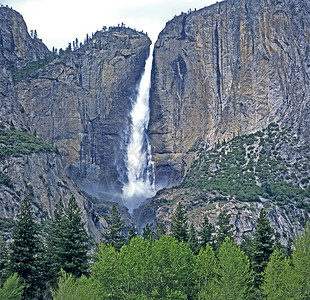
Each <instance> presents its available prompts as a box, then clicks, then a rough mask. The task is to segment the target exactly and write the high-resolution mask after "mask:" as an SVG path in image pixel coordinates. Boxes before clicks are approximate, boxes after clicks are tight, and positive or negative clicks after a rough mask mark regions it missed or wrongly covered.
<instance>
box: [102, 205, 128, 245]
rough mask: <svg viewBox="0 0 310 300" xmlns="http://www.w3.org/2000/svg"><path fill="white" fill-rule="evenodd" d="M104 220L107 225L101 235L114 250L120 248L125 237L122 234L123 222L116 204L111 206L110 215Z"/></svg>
mask: <svg viewBox="0 0 310 300" xmlns="http://www.w3.org/2000/svg"><path fill="white" fill-rule="evenodd" d="M106 220H107V222H108V224H109V225H108V227H107V228H106V230H105V232H104V233H103V237H104V239H105V241H106V243H107V244H110V245H111V246H113V247H114V248H115V249H116V250H120V249H121V248H122V246H123V245H124V244H125V242H126V237H125V235H124V234H123V232H124V230H125V223H124V221H123V220H122V218H121V214H120V213H119V211H118V209H117V207H116V205H113V206H112V209H111V212H110V215H109V216H107V217H106Z"/></svg>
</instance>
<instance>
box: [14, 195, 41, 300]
mask: <svg viewBox="0 0 310 300" xmlns="http://www.w3.org/2000/svg"><path fill="white" fill-rule="evenodd" d="M12 238H13V242H12V243H11V244H10V249H11V253H10V270H11V272H12V273H17V274H18V276H19V277H20V279H21V281H22V283H23V284H24V297H25V299H33V298H34V296H35V294H36V293H37V292H38V289H39V287H40V285H41V284H42V282H41V280H40V276H39V275H40V271H39V268H38V266H39V260H38V258H39V237H38V226H37V223H36V222H35V220H34V217H33V214H32V211H31V202H30V199H29V198H28V197H26V198H25V199H24V200H23V201H22V202H21V206H20V210H19V213H18V215H17V221H16V225H15V226H14V227H13V233H12Z"/></svg>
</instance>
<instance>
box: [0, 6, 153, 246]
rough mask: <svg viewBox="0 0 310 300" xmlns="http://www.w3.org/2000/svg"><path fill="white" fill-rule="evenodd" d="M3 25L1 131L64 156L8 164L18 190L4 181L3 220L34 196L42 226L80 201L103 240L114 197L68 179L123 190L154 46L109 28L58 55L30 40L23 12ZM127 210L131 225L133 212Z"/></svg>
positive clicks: (3, 14) (6, 15) (5, 14)
mask: <svg viewBox="0 0 310 300" xmlns="http://www.w3.org/2000/svg"><path fill="white" fill-rule="evenodd" d="M0 25H1V26H0V50H1V52H0V104H1V105H0V125H1V128H11V129H12V130H13V129H18V130H22V131H27V132H32V133H34V134H36V135H38V136H40V137H42V138H43V139H44V140H45V142H48V143H50V144H53V145H55V146H57V147H58V150H59V151H56V152H59V153H60V154H56V153H53V152H46V153H40V152H37V153H32V154H30V155H19V156H18V155H15V156H18V157H15V156H14V153H13V154H12V155H13V156H10V157H6V158H5V159H2V158H1V160H0V175H1V176H2V177H3V176H4V177H5V178H7V179H10V180H11V184H8V185H6V184H5V183H3V181H2V182H0V199H1V201H0V202H1V203H0V217H4V218H15V217H16V214H17V211H18V208H19V205H20V201H21V200H22V199H23V198H24V197H25V196H29V197H31V198H32V203H33V208H34V209H35V213H36V217H37V220H42V219H45V218H48V217H51V216H52V215H53V210H54V207H55V204H56V203H57V202H58V201H59V200H60V199H63V200H64V201H65V202H66V201H67V200H68V199H69V197H70V196H71V195H74V196H75V198H76V199H77V202H78V204H79V206H80V208H81V211H82V216H83V220H84V221H85V223H86V226H87V229H88V231H89V233H90V234H91V236H92V237H93V238H94V239H95V240H97V241H99V240H100V239H102V233H103V231H104V229H103V228H104V227H105V226H106V225H107V224H106V221H105V215H106V214H108V213H109V211H110V208H111V206H112V204H113V202H105V201H104V199H107V200H113V196H114V195H111V194H110V195H106V196H102V197H101V200H98V199H96V198H93V197H91V196H89V195H87V194H86V193H84V192H81V190H80V189H79V188H78V186H77V185H76V183H75V182H74V181H72V180H71V178H70V177H68V176H67V174H69V175H70V176H72V177H73V178H74V179H75V180H76V182H78V183H79V184H80V185H81V186H83V185H84V187H85V186H86V185H87V187H89V191H90V192H92V191H94V190H95V189H96V188H97V186H98V182H103V183H105V184H104V187H107V186H109V185H112V183H114V182H115V183H116V185H117V184H119V181H120V180H121V176H122V166H120V168H119V169H118V161H117V159H118V153H122V152H121V149H122V147H123V146H124V145H123V144H122V143H125V142H126V141H124V139H123V137H122V134H124V133H125V132H126V130H127V127H128V125H129V120H128V117H127V116H128V111H129V110H130V108H131V97H132V96H133V95H134V94H135V92H136V90H135V87H136V84H137V82H138V81H139V78H140V76H141V73H142V70H143V68H144V64H145V59H146V57H147V55H148V52H149V45H150V40H149V38H148V37H147V36H146V35H144V34H141V33H139V32H136V31H134V30H131V29H129V28H124V27H118V28H110V29H109V30H108V31H101V32H97V33H96V34H95V35H94V36H93V38H92V39H91V40H89V41H88V43H87V44H85V45H82V46H81V47H80V48H79V49H77V50H75V51H69V50H67V51H66V53H65V54H63V55H62V56H57V57H54V55H52V54H51V53H50V52H49V51H48V49H47V48H46V46H45V45H44V44H43V43H42V41H41V40H39V39H37V38H31V37H30V36H29V34H28V33H27V27H26V25H25V22H24V20H23V18H22V16H21V15H20V14H18V13H17V12H16V11H14V10H12V9H9V8H6V7H1V8H0ZM0 147H1V148H3V147H4V148H5V147H6V144H5V143H4V144H1V145H0ZM2 150H3V149H2ZM121 155H122V154H121ZM69 165H70V166H71V167H69V168H68V166H69ZM4 177H3V178H4ZM96 192H98V189H96ZM99 196H100V195H99ZM120 211H121V213H122V215H123V217H124V219H125V222H126V224H127V225H128V226H129V225H130V224H132V221H131V220H130V216H129V214H128V212H127V209H125V208H122V207H120Z"/></svg>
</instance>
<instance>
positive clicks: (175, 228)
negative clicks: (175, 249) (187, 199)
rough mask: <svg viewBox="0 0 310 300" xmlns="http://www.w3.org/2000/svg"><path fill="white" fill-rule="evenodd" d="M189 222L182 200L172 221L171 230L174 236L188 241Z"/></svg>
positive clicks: (180, 240)
mask: <svg viewBox="0 0 310 300" xmlns="http://www.w3.org/2000/svg"><path fill="white" fill-rule="evenodd" d="M187 229H188V224H187V217H186V215H185V211H184V208H183V205H182V204H181V202H179V203H178V206H177V208H176V210H175V213H174V215H173V217H172V222H171V232H172V236H173V237H174V238H176V239H177V240H178V241H179V242H182V241H183V242H187V240H188V233H187Z"/></svg>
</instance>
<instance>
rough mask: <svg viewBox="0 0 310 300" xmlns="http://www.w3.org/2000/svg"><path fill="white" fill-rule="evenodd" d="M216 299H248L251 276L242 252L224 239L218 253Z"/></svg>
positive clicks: (248, 265)
mask: <svg viewBox="0 0 310 300" xmlns="http://www.w3.org/2000/svg"><path fill="white" fill-rule="evenodd" d="M218 260H219V265H218V278H219V279H218V289H217V291H218V299H223V300H224V299H231V300H234V299H248V293H249V287H250V284H251V282H252V279H253V276H252V274H251V270H250V261H249V259H248V257H247V256H246V255H245V254H244V252H243V251H241V250H240V248H239V247H238V246H237V245H236V244H235V243H234V242H233V241H232V240H230V239H228V238H226V240H225V241H224V243H223V244H222V245H221V247H220V249H219V253H218Z"/></svg>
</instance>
